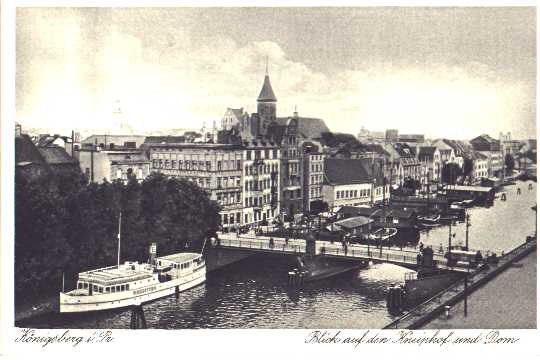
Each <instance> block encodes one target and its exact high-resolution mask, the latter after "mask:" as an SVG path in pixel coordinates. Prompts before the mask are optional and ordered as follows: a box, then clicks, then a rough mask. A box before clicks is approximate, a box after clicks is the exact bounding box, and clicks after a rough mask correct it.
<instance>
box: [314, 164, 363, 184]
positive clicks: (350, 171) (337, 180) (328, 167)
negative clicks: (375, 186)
mask: <svg viewBox="0 0 540 360" xmlns="http://www.w3.org/2000/svg"><path fill="white" fill-rule="evenodd" d="M364 163H365V160H364V159H339V158H327V159H325V160H324V176H325V179H326V181H327V182H328V183H330V184H334V185H345V184H362V183H371V182H372V181H373V178H372V177H371V176H370V173H369V171H368V169H367V166H366V164H364Z"/></svg>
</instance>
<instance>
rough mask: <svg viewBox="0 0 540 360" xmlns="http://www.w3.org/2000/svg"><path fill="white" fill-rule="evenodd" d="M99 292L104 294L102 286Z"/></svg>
mask: <svg viewBox="0 0 540 360" xmlns="http://www.w3.org/2000/svg"><path fill="white" fill-rule="evenodd" d="M98 291H99V292H100V293H102V294H103V286H100V287H99V289H98Z"/></svg>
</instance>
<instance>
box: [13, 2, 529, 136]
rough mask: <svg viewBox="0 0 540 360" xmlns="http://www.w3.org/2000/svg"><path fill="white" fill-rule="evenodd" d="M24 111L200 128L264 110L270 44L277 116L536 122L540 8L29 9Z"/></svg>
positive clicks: (340, 123)
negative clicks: (232, 110) (260, 101)
mask: <svg viewBox="0 0 540 360" xmlns="http://www.w3.org/2000/svg"><path fill="white" fill-rule="evenodd" d="M16 22H17V28H16V37H17V38H16V51H17V55H16V72H17V74H16V102H17V103H16V107H17V120H18V121H19V122H21V123H22V124H23V125H24V126H30V127H50V128H51V129H63V128H65V129H69V130H71V128H78V129H83V128H96V127H97V128H99V127H101V128H106V127H108V126H109V125H110V124H111V121H112V120H111V119H112V112H113V108H114V106H115V103H116V102H117V101H119V103H120V106H121V109H122V113H123V115H122V116H123V117H124V119H125V120H126V121H127V122H129V123H130V125H131V126H133V127H134V128H138V129H151V128H171V127H174V128H182V127H190V128H197V127H200V126H201V125H202V124H203V121H206V122H207V124H211V122H212V121H213V120H219V119H220V118H221V116H222V115H223V113H224V111H225V109H226V108H227V107H244V108H247V109H248V111H250V112H254V111H255V109H256V102H255V100H256V97H257V95H258V93H259V91H260V87H261V84H262V80H263V77H264V71H265V57H266V56H268V59H269V72H270V77H271V82H272V86H273V88H274V92H275V93H276V96H277V98H278V110H277V111H278V115H279V116H287V115H291V114H292V112H293V111H294V107H295V105H296V106H298V111H299V113H300V115H301V116H312V117H320V118H323V119H324V120H325V121H326V123H327V125H328V126H329V127H330V129H331V130H333V131H343V132H351V133H354V134H356V133H357V132H358V130H360V128H361V127H362V126H364V127H366V128H368V129H371V130H384V129H386V128H397V129H399V130H400V132H401V133H425V134H426V135H427V136H430V137H439V136H446V137H451V138H459V139H470V138H472V137H474V136H476V135H479V134H480V133H489V134H491V135H493V136H498V134H499V131H511V132H512V134H513V136H514V137H515V138H529V137H535V134H536V103H535V98H536V15H535V9H534V8H163V9H159V8H150V9H143V8H131V9H126V8H19V9H18V10H17V17H16Z"/></svg>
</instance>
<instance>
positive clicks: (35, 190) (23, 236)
mask: <svg viewBox="0 0 540 360" xmlns="http://www.w3.org/2000/svg"><path fill="white" fill-rule="evenodd" d="M120 210H121V211H122V246H121V259H122V261H125V260H138V261H147V259H148V246H149V244H150V243H151V242H156V243H157V244H158V255H166V254H170V253H174V252H178V251H182V250H186V249H192V250H196V251H200V250H201V246H202V243H203V239H204V238H205V237H207V236H211V235H212V234H213V233H215V231H216V230H217V229H218V226H219V214H218V213H219V205H218V204H217V203H216V202H214V201H211V200H210V199H209V197H208V194H207V193H206V192H205V191H204V190H202V189H201V188H199V187H198V186H197V185H195V184H194V183H192V182H189V181H186V180H181V179H175V178H167V177H165V176H164V175H161V174H152V175H150V176H149V177H147V178H146V179H145V180H144V181H142V182H141V183H139V182H137V181H136V180H134V179H132V180H130V181H129V182H128V183H127V184H124V183H123V182H121V181H115V182H113V183H109V182H104V183H102V184H95V183H91V184H87V181H86V179H85V178H84V176H82V175H81V174H80V173H63V174H57V175H56V176H53V177H41V178H38V179H33V180H28V179H26V178H24V177H22V176H16V179H15V295H16V303H18V302H21V301H24V300H27V299H28V298H29V297H34V296H36V295H39V294H42V293H50V292H51V291H52V290H51V289H53V290H54V289H58V290H59V289H60V286H61V276H62V273H63V272H64V273H65V274H66V275H67V276H68V277H67V279H68V278H69V277H71V278H73V276H76V274H77V273H78V272H81V271H85V270H89V269H93V268H98V267H104V266H110V265H114V264H116V261H117V244H118V242H117V233H118V217H119V213H120ZM68 283H69V282H66V284H68Z"/></svg>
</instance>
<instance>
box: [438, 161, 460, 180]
mask: <svg viewBox="0 0 540 360" xmlns="http://www.w3.org/2000/svg"><path fill="white" fill-rule="evenodd" d="M462 175H463V171H462V170H461V167H460V166H459V165H458V164H455V163H446V164H444V166H443V168H442V170H441V180H442V182H443V183H445V184H451V185H454V184H455V183H456V181H457V179H458V178H459V177H460V176H462Z"/></svg>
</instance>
